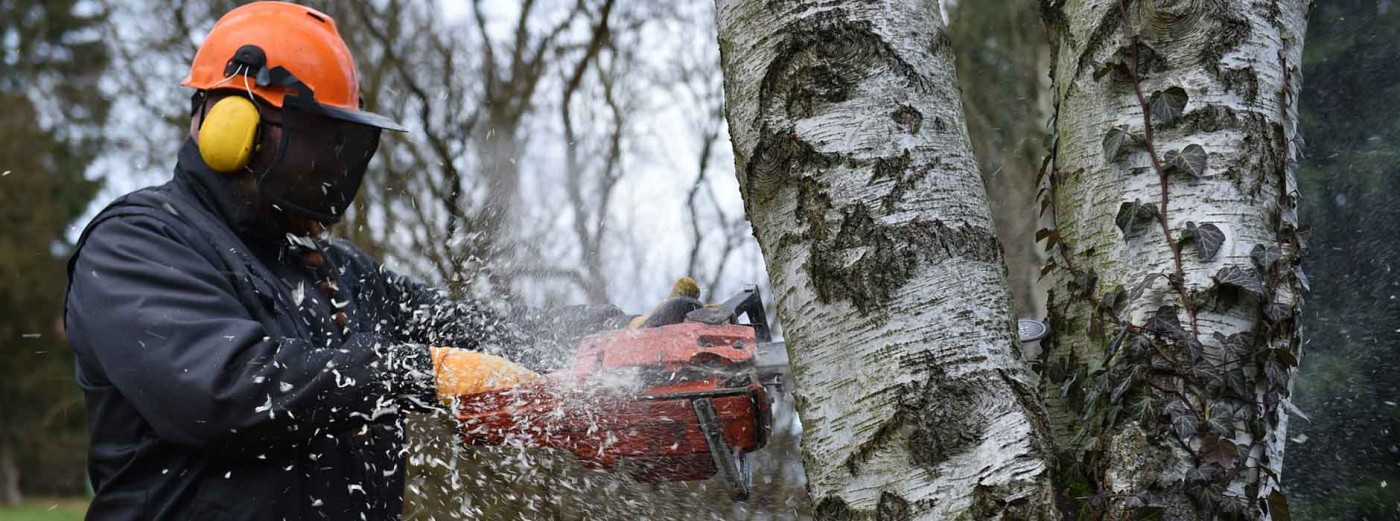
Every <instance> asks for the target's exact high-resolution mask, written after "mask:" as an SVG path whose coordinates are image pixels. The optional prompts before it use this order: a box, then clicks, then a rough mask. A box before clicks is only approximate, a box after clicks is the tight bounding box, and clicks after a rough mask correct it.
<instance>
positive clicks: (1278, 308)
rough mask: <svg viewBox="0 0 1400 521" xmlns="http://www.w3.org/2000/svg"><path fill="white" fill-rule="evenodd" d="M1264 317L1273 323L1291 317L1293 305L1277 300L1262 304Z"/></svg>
mask: <svg viewBox="0 0 1400 521" xmlns="http://www.w3.org/2000/svg"><path fill="white" fill-rule="evenodd" d="M1264 318H1267V319H1269V322H1273V323H1275V324H1277V323H1279V322H1283V321H1285V320H1288V319H1290V318H1293V307H1292V306H1289V305H1288V304H1280V303H1278V302H1274V303H1271V304H1269V305H1267V306H1264Z"/></svg>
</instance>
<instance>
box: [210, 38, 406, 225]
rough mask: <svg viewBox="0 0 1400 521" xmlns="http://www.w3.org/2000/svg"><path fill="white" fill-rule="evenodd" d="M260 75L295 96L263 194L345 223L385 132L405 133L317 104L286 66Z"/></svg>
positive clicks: (381, 120)
mask: <svg viewBox="0 0 1400 521" xmlns="http://www.w3.org/2000/svg"><path fill="white" fill-rule="evenodd" d="M235 61H237V60H231V61H230V66H233V65H234V62H235ZM250 61H256V60H250ZM256 71H257V73H256V76H255V81H256V82H257V84H258V85H259V86H269V85H271V86H280V87H285V88H287V89H289V90H291V91H292V92H288V93H287V94H286V95H285V96H283V100H282V122H281V124H280V126H281V127H282V136H281V139H280V140H279V143H278V144H277V153H276V155H275V156H274V157H273V159H272V161H271V162H270V163H269V165H268V166H267V167H266V168H265V169H263V171H262V172H261V173H260V174H259V175H258V188H259V191H260V192H261V193H262V194H263V196H264V197H266V198H267V199H268V200H269V201H270V202H272V203H273V204H274V205H276V206H277V207H278V208H280V209H282V210H285V211H290V212H293V213H296V214H299V215H302V216H305V217H310V218H312V219H316V220H317V221H320V222H322V223H326V224H334V223H336V222H339V221H340V220H341V219H342V218H343V217H344V215H345V211H346V210H347V209H348V208H349V207H350V205H351V204H353V203H354V200H355V197H356V195H357V194H358V193H359V190H360V186H361V185H362V184H363V182H364V176H365V173H366V171H367V170H368V167H369V162H370V160H372V159H373V158H374V155H375V153H376V152H377V151H378V148H379V138H380V135H381V133H382V131H383V130H391V131H397V132H404V131H405V129H404V128H403V127H402V126H400V125H399V124H398V123H396V122H394V121H393V120H392V119H389V118H388V117H385V116H382V115H379V114H375V113H372V112H367V111H353V110H347V109H344V108H341V107H333V106H329V105H324V104H321V103H319V102H317V101H316V96H315V92H314V91H313V90H312V89H311V88H310V87H309V86H307V85H306V84H305V83H303V82H301V81H300V80H298V79H297V77H296V76H295V75H293V74H292V73H291V72H290V71H288V70H286V69H285V68H283V67H280V66H278V67H273V68H271V69H267V68H265V67H258V68H256ZM361 104H363V100H362V101H361ZM267 124H271V123H267ZM294 134H295V135H297V136H298V137H297V138H296V142H295V143H293V140H292V136H293V135H294Z"/></svg>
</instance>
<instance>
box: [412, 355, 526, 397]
mask: <svg viewBox="0 0 1400 521" xmlns="http://www.w3.org/2000/svg"><path fill="white" fill-rule="evenodd" d="M431 352H432V355H433V379H434V381H435V383H436V384H437V396H438V400H440V401H441V402H442V403H451V401H452V400H453V399H455V398H456V397H457V396H461V395H464V394H476V393H484V392H486V391H491V390H495V389H504V388H507V387H514V386H516V385H520V384H523V383H529V382H534V381H538V380H541V379H543V378H544V377H543V376H540V374H539V373H536V372H534V371H531V370H529V369H526V368H525V366H522V365H520V364H517V363H515V362H512V361H510V360H506V359H504V358H501V357H499V356H495V355H488V354H486V353H481V352H477V351H471V350H467V349H457V348H453V347H434V348H432V349H431Z"/></svg>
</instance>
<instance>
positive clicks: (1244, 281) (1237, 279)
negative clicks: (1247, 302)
mask: <svg viewBox="0 0 1400 521" xmlns="http://www.w3.org/2000/svg"><path fill="white" fill-rule="evenodd" d="M1211 278H1213V279H1215V282H1216V283H1217V284H1219V285H1221V286H1230V287H1235V288H1239V289H1241V290H1244V291H1247V292H1249V293H1250V294H1251V295H1254V296H1255V297H1258V298H1264V292H1265V289H1264V282H1263V281H1261V280H1259V275H1257V274H1256V273H1255V272H1254V270H1252V269H1251V270H1248V271H1246V270H1244V269H1242V268H1240V267H1239V266H1226V267H1224V268H1220V271H1217V272H1215V275H1214V276H1213V277H1211Z"/></svg>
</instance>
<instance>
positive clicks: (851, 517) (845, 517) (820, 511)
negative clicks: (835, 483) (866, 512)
mask: <svg viewBox="0 0 1400 521" xmlns="http://www.w3.org/2000/svg"><path fill="white" fill-rule="evenodd" d="M812 517H813V518H815V519H821V520H823V521H826V520H830V521H856V520H858V519H860V518H861V516H860V514H859V513H857V512H856V511H855V510H854V509H852V508H851V506H850V505H847V504H846V501H845V500H843V499H841V498H840V497H839V496H826V497H824V498H822V500H821V501H820V502H818V503H817V508H816V509H814V510H813V511H812Z"/></svg>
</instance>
